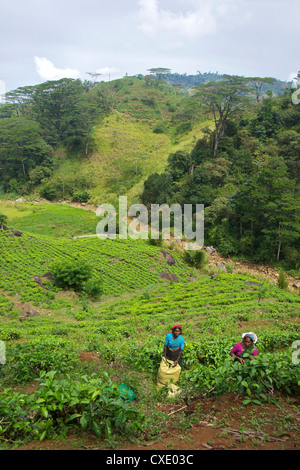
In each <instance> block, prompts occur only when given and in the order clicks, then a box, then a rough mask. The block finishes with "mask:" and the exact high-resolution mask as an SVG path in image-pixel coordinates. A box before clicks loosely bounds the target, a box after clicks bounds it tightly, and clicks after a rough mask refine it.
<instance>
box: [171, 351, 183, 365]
mask: <svg viewBox="0 0 300 470" xmlns="http://www.w3.org/2000/svg"><path fill="white" fill-rule="evenodd" d="M182 353H183V350H182V349H180V351H179V354H178V356H177V359H176V361H174V364H173V367H176V366H177V364H178V361H179V359H180V358H181V356H182Z"/></svg>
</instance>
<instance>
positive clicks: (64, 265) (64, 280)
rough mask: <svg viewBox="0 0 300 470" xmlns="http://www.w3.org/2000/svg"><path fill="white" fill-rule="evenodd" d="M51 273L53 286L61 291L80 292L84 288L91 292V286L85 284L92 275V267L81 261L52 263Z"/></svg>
mask: <svg viewBox="0 0 300 470" xmlns="http://www.w3.org/2000/svg"><path fill="white" fill-rule="evenodd" d="M51 272H52V276H53V279H54V282H55V284H56V285H57V286H58V287H61V288H62V289H74V290H81V289H82V288H84V287H85V289H88V290H90V291H92V289H93V288H92V285H94V283H93V284H86V283H87V281H88V280H90V278H91V275H92V266H91V265H90V264H88V263H87V262H85V261H84V260H82V259H80V258H79V259H74V260H69V261H67V260H66V261H58V262H56V263H55V262H54V263H53V264H52V266H51Z"/></svg>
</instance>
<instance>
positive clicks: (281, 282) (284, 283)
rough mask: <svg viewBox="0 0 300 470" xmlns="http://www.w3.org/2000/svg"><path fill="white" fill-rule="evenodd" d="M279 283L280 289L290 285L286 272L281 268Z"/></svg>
mask: <svg viewBox="0 0 300 470" xmlns="http://www.w3.org/2000/svg"><path fill="white" fill-rule="evenodd" d="M277 285H278V287H279V288H280V289H285V290H286V289H287V288H288V286H289V282H288V280H287V279H286V277H285V274H284V271H283V269H280V270H279V276H278V280H277Z"/></svg>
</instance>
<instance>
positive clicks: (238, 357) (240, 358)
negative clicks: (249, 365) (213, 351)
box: [230, 352, 245, 364]
mask: <svg viewBox="0 0 300 470" xmlns="http://www.w3.org/2000/svg"><path fill="white" fill-rule="evenodd" d="M230 356H232V357H236V358H237V360H238V361H240V363H241V364H244V362H245V360H244V359H243V358H242V357H240V356H238V355H237V354H234V353H233V352H230Z"/></svg>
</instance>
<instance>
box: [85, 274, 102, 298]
mask: <svg viewBox="0 0 300 470" xmlns="http://www.w3.org/2000/svg"><path fill="white" fill-rule="evenodd" d="M82 289H83V290H84V292H86V293H87V295H88V296H89V297H90V298H91V299H93V300H98V299H99V298H100V297H101V295H102V294H103V285H102V282H101V280H100V279H97V278H95V277H92V278H91V279H88V280H87V281H85V282H83V284H82Z"/></svg>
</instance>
